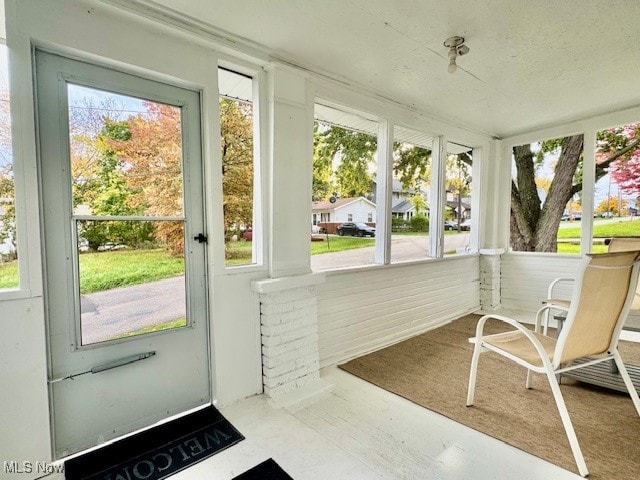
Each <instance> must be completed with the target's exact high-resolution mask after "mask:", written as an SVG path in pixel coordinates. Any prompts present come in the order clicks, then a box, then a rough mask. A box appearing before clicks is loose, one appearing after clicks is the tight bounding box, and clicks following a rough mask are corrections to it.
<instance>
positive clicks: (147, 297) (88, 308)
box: [80, 276, 186, 345]
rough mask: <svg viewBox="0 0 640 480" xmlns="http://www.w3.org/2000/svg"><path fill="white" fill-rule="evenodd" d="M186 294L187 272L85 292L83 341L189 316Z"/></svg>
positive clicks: (94, 340)
mask: <svg viewBox="0 0 640 480" xmlns="http://www.w3.org/2000/svg"><path fill="white" fill-rule="evenodd" d="M185 298H186V294H185V285H184V276H179V277H172V278H165V279H164V280H159V281H157V282H150V283H143V284H141V285H134V286H131V287H122V288H114V289H112V290H106V291H104V292H96V293H90V294H88V295H82V297H81V301H80V304H81V311H82V343H83V345H86V344H90V343H95V342H103V341H105V340H108V339H110V338H113V337H114V336H117V335H121V334H123V333H129V332H133V331H135V330H139V329H141V328H144V327H148V326H152V325H158V324H161V323H165V322H170V321H173V320H177V319H179V318H182V317H186V313H185Z"/></svg>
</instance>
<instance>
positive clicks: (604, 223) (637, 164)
mask: <svg viewBox="0 0 640 480" xmlns="http://www.w3.org/2000/svg"><path fill="white" fill-rule="evenodd" d="M639 141H640V122H638V123H632V124H629V125H623V126H620V127H615V128H610V129H606V130H601V131H599V132H598V133H597V145H596V185H595V191H594V197H593V213H594V217H595V219H594V225H593V241H594V248H595V247H596V246H597V245H600V244H601V243H602V241H603V239H606V238H609V237H629V236H640V220H639V218H640V217H638V207H640V205H639V204H638V199H639V198H640V146H639V145H637V143H638V142H639ZM621 151H626V153H625V154H623V155H619V152H621ZM636 222H637V223H636Z"/></svg>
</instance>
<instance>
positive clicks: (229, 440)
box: [64, 406, 244, 480]
mask: <svg viewBox="0 0 640 480" xmlns="http://www.w3.org/2000/svg"><path fill="white" fill-rule="evenodd" d="M241 440H244V437H243V436H242V434H241V433H240V432H238V430H236V429H235V428H234V426H233V425H231V424H230V423H229V421H228V420H227V419H226V418H224V417H223V416H222V414H221V413H220V412H218V410H216V408H215V407H213V406H208V407H206V408H204V409H202V410H198V411H197V412H194V413H190V414H189V415H185V416H184V417H181V418H178V419H176V420H172V421H170V422H167V423H164V424H162V425H158V426H157V427H153V428H151V429H149V430H145V431H144V432H141V433H138V434H136V435H132V436H130V437H127V438H124V439H122V440H118V441H116V442H114V443H112V444H110V445H107V446H105V447H103V448H99V449H97V450H94V451H92V452H89V453H87V454H85V455H81V456H79V457H76V458H73V459H71V460H69V461H67V462H65V465H64V466H65V468H64V470H65V478H66V479H67V480H128V479H134V478H136V479H137V478H144V479H145V480H160V479H162V478H166V477H168V476H170V475H173V474H174V473H177V472H179V471H180V470H183V469H185V468H187V467H189V466H191V465H194V464H196V463H198V462H200V461H202V460H204V459H205V458H208V457H210V456H211V455H214V454H215V453H218V452H221V451H222V450H224V449H226V448H228V447H230V446H232V445H235V444H236V443H238V442H239V441H241Z"/></svg>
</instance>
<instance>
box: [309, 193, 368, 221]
mask: <svg viewBox="0 0 640 480" xmlns="http://www.w3.org/2000/svg"><path fill="white" fill-rule="evenodd" d="M342 222H365V223H376V204H375V203H373V202H372V201H371V200H367V199H366V198H364V197H351V198H338V199H337V200H336V201H335V202H334V203H331V202H330V201H329V200H322V201H320V202H313V206H312V218H311V223H312V225H318V224H319V223H342Z"/></svg>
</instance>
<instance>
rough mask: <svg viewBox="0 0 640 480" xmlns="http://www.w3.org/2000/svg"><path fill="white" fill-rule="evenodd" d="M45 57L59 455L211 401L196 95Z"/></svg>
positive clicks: (42, 146) (50, 305) (52, 368)
mask: <svg viewBox="0 0 640 480" xmlns="http://www.w3.org/2000/svg"><path fill="white" fill-rule="evenodd" d="M35 65H36V79H37V98H38V128H39V166H40V172H39V173H40V180H41V188H42V208H43V212H44V213H43V217H44V218H43V222H44V232H45V233H44V236H45V238H44V243H45V266H46V290H45V291H46V301H47V313H48V315H47V319H48V320H47V321H48V332H49V334H48V341H49V352H50V365H49V376H50V378H49V383H50V397H51V405H52V407H51V412H52V418H53V425H52V426H53V441H54V446H55V448H54V450H55V456H56V458H60V457H62V456H65V455H67V454H70V453H73V452H77V451H79V450H82V449H85V448H87V447H92V446H94V445H98V444H100V443H102V442H104V441H106V440H109V439H111V438H114V437H117V436H120V435H123V434H126V433H129V432H132V431H134V430H136V429H139V428H143V427H146V426H149V425H151V424H153V423H155V422H157V421H158V420H161V419H163V418H166V417H168V416H171V415H174V414H178V413H180V412H184V411H186V410H188V409H191V408H194V407H197V406H200V405H203V404H207V403H210V401H211V386H210V377H211V375H210V363H209V358H210V355H209V333H208V322H207V309H206V305H207V297H206V271H205V265H206V260H205V248H204V246H205V245H204V244H205V242H206V237H205V235H204V234H205V232H204V220H203V219H204V215H203V191H202V184H203V181H202V160H201V130H200V95H199V93H198V92H197V91H191V90H188V89H184V88H179V87H176V86H172V85H168V84H164V83H160V82H157V81H152V80H149V79H147V78H142V77H138V76H135V75H131V74H128V73H123V72H120V71H117V70H113V69H110V68H105V67H101V66H96V65H93V64H90V63H85V62H82V61H78V60H73V59H70V58H66V57H62V56H58V55H54V54H51V53H46V52H43V51H36V53H35Z"/></svg>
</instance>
